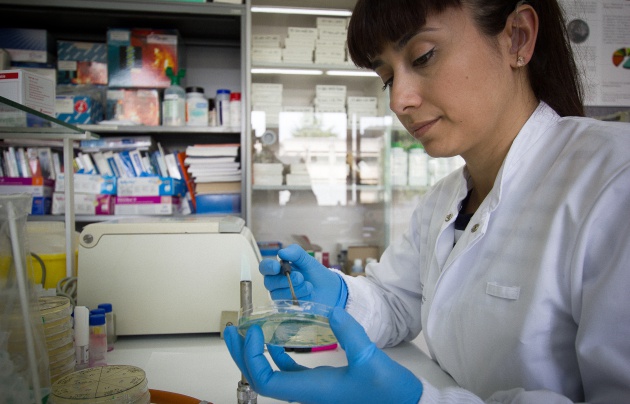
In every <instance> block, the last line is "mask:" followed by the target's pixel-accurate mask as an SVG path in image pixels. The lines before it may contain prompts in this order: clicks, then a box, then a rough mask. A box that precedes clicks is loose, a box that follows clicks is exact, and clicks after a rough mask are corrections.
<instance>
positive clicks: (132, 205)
mask: <svg viewBox="0 0 630 404" xmlns="http://www.w3.org/2000/svg"><path fill="white" fill-rule="evenodd" d="M179 208H180V198H179V197H177V196H117V197H116V201H115V207H114V212H115V213H116V214H117V215H172V214H174V213H177V212H179Z"/></svg>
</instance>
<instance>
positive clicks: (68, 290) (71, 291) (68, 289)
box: [57, 276, 77, 306]
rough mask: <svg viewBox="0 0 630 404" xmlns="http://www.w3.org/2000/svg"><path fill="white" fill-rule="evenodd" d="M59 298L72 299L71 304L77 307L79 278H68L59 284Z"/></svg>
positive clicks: (61, 280)
mask: <svg viewBox="0 0 630 404" xmlns="http://www.w3.org/2000/svg"><path fill="white" fill-rule="evenodd" d="M57 296H65V297H67V298H68V299H70V304H71V305H72V306H76V300H77V277H76V276H68V277H65V278H63V279H60V280H59V282H57Z"/></svg>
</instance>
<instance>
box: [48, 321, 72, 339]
mask: <svg viewBox="0 0 630 404" xmlns="http://www.w3.org/2000/svg"><path fill="white" fill-rule="evenodd" d="M70 329H72V317H71V316H67V317H64V318H62V319H59V320H56V321H51V322H49V323H46V324H44V334H45V335H46V336H47V337H48V336H51V335H55V334H59V333H60V332H64V331H67V330H70Z"/></svg>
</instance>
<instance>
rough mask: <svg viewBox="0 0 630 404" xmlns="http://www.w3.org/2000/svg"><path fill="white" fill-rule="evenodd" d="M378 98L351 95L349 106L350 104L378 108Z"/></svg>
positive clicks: (348, 101)
mask: <svg viewBox="0 0 630 404" xmlns="http://www.w3.org/2000/svg"><path fill="white" fill-rule="evenodd" d="M377 102H378V99H377V98H376V97H357V96H350V97H348V98H347V103H348V107H350V106H357V107H359V106H360V107H362V106H370V107H374V108H376V105H377Z"/></svg>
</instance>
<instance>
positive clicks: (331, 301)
mask: <svg viewBox="0 0 630 404" xmlns="http://www.w3.org/2000/svg"><path fill="white" fill-rule="evenodd" d="M278 257H279V258H280V259H283V260H286V261H289V262H290V263H291V275H290V276H291V282H292V283H293V290H294V291H295V295H296V297H297V298H298V299H299V300H306V301H311V302H315V303H321V304H325V305H327V306H330V307H336V306H340V307H342V308H343V307H345V305H346V299H347V291H346V286H345V284H344V282H343V280H342V279H341V276H339V274H337V273H335V272H333V271H331V270H330V269H328V268H326V267H325V266H323V265H322V264H321V263H320V262H319V261H317V260H316V259H315V258H314V257H312V256H310V255H309V254H308V253H307V252H306V251H304V249H303V248H302V247H300V246H299V245H297V244H292V245H290V246H288V247H286V248H283V249H282V250H280V251H278ZM258 269H259V270H260V273H261V274H263V275H264V277H265V288H267V290H269V292H270V293H271V298H272V299H273V300H291V290H290V289H289V281H288V280H287V278H286V276H285V275H283V274H282V271H281V269H280V262H279V261H278V260H275V259H269V258H268V259H264V260H262V261H261V262H260V265H259V267H258Z"/></svg>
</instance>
